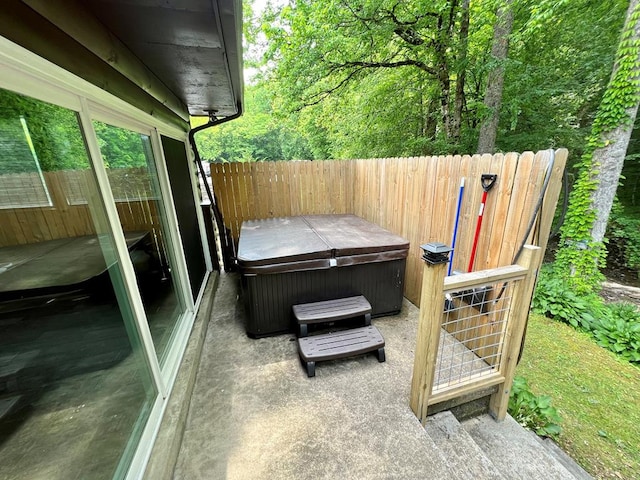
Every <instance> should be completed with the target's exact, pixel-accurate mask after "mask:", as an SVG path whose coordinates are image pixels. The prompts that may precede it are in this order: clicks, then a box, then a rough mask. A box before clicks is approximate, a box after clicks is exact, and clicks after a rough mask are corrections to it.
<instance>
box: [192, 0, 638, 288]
mask: <svg viewBox="0 0 640 480" xmlns="http://www.w3.org/2000/svg"><path fill="white" fill-rule="evenodd" d="M255 3H256V4H255V5H254V1H253V0H245V3H244V15H245V32H244V34H245V35H244V38H245V66H246V67H248V68H249V69H250V70H249V71H250V72H251V75H250V76H248V78H247V80H248V81H247V84H246V89H245V97H246V111H245V114H244V115H243V116H242V117H241V118H240V119H238V120H235V121H233V122H230V123H227V124H225V125H221V126H220V127H217V128H215V129H208V130H204V131H202V132H201V133H199V134H198V136H197V137H196V138H197V142H198V147H199V150H200V155H201V157H202V158H203V159H204V160H208V161H210V162H236V161H240V162H251V161H277V160H314V159H349V158H385V157H405V156H422V155H441V154H455V153H461V154H466V153H469V154H472V153H475V152H478V151H482V152H485V151H488V150H487V147H486V142H485V146H484V147H482V146H480V145H479V142H482V136H483V135H485V132H484V131H482V129H483V128H484V127H483V124H485V126H486V124H487V123H488V120H489V119H490V117H492V116H494V115H495V116H496V117H497V119H498V122H497V127H496V129H495V133H494V136H495V141H494V143H493V144H492V145H491V146H490V147H489V148H490V149H491V150H493V151H498V152H500V151H502V152H508V151H517V152H522V151H526V150H533V151H537V150H542V149H546V148H559V147H566V148H568V149H569V152H570V158H569V165H568V169H567V173H568V184H569V186H571V185H573V183H574V181H575V179H576V178H577V174H578V168H579V160H580V158H581V156H582V155H583V154H584V153H585V150H586V149H587V139H588V136H589V133H590V131H591V128H592V126H593V123H594V119H595V118H596V114H597V111H598V107H599V105H600V103H601V101H602V98H603V95H604V93H605V91H606V88H607V85H608V82H609V80H610V77H611V72H612V69H613V67H614V62H615V59H616V51H617V48H618V46H619V43H620V36H621V31H622V28H623V25H624V22H625V13H626V12H627V8H628V6H629V2H628V1H623V0H609V1H604V2H603V1H599V0H502V1H499V0H477V1H476V0H474V1H470V0H436V1H423V0H420V1H418V0H413V1H405V2H399V1H397V0H391V1H389V0H323V1H322V2H317V1H311V0H298V1H292V2H284V1H280V2H275V3H272V2H268V3H267V4H266V6H265V5H263V3H262V2H259V1H257V2H255ZM505 12H507V13H508V15H506V18H505ZM505 24H506V25H505ZM500 29H502V32H503V37H504V38H503V44H504V45H503V47H504V49H505V50H506V49H507V48H508V53H507V52H506V51H505V52H504V53H503V57H504V58H498V57H499V52H498V55H496V50H495V49H496V45H495V44H496V39H495V38H494V37H495V36H496V35H498V33H499V30H500ZM496 72H499V73H500V74H502V76H503V79H502V81H503V87H502V94H501V96H500V100H501V102H500V103H499V104H498V105H497V108H496V107H495V104H493V106H491V105H492V104H491V103H490V100H491V99H489V98H488V95H489V94H490V92H489V88H488V87H489V86H490V85H491V84H494V83H495V75H496ZM492 76H493V77H492ZM496 111H498V112H499V116H498V115H496V114H494V112H496ZM638 126H639V124H638V122H636V124H635V125H634V129H633V132H632V136H631V140H630V142H629V145H628V149H627V152H626V157H625V159H624V168H623V171H622V176H621V178H620V185H619V187H618V189H617V198H618V202H616V204H615V206H614V209H613V211H612V214H611V217H610V220H609V229H608V232H607V238H608V240H609V242H610V243H609V251H610V257H611V256H613V257H615V258H612V260H614V261H616V262H618V263H619V264H620V265H623V266H626V267H628V268H631V269H632V270H635V271H637V270H638V269H640V232H638V233H637V234H634V230H635V229H636V227H639V226H640V223H636V221H640V220H638V219H640V188H639V185H640V129H639V128H638ZM633 280H635V279H633Z"/></svg>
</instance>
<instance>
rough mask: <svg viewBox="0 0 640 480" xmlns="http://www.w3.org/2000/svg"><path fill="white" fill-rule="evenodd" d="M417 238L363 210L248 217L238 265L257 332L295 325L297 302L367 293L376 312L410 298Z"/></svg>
mask: <svg viewBox="0 0 640 480" xmlns="http://www.w3.org/2000/svg"><path fill="white" fill-rule="evenodd" d="M408 250H409V242H408V241H407V240H405V239H404V238H402V237H400V236H398V235H395V234H393V233H391V232H389V231H388V230H385V229H384V228H381V227H379V226H378V225H375V224H373V223H370V222H368V221H366V220H364V219H362V218H360V217H357V216H355V215H305V216H299V217H284V218H270V219H265V220H249V221H246V222H244V223H243V224H242V228H241V230H240V243H239V246H238V266H239V268H240V272H241V274H242V285H243V295H244V298H245V304H246V308H247V317H248V318H247V326H246V329H247V333H248V334H249V335H250V336H252V337H260V336H265V335H274V334H278V333H284V332H289V331H293V327H294V325H293V323H292V314H291V307H292V306H293V305H296V304H299V303H308V302H316V301H322V300H331V299H335V298H342V297H349V296H353V295H364V296H365V297H366V298H367V300H369V302H370V303H371V307H372V316H373V317H376V316H382V315H391V314H395V313H398V312H399V311H400V308H401V306H402V296H403V288H404V271H405V264H406V258H407V252H408Z"/></svg>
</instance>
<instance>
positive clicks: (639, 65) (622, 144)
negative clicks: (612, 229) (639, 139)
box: [591, 0, 640, 242]
mask: <svg viewBox="0 0 640 480" xmlns="http://www.w3.org/2000/svg"><path fill="white" fill-rule="evenodd" d="M638 1H639V0H631V2H630V3H629V9H628V10H627V18H626V20H625V27H624V29H623V31H627V29H629V32H630V35H629V37H628V38H624V37H623V38H622V40H621V42H620V45H619V47H618V55H617V57H616V63H615V65H614V66H613V72H612V73H611V80H610V81H609V87H608V88H607V89H611V88H620V82H625V83H626V85H625V86H627V87H628V88H632V89H633V88H635V90H636V96H635V103H634V104H633V105H627V108H626V109H625V118H624V120H623V121H622V122H621V124H620V125H618V126H617V127H616V128H614V129H613V130H609V131H607V130H605V131H603V132H602V134H601V135H600V140H601V141H602V144H604V146H603V147H600V148H597V149H596V150H595V151H594V152H593V165H594V167H595V168H594V169H593V173H592V175H591V178H592V180H594V181H595V183H596V189H595V190H594V191H593V193H592V195H591V207H592V208H593V210H594V211H595V214H596V217H595V220H594V222H593V226H592V227H591V238H592V239H593V241H595V242H602V241H603V240H604V234H605V232H606V229H607V222H608V221H609V214H610V213H611V207H612V206H613V200H614V198H615V196H616V190H617V188H618V182H619V181H620V174H621V172H622V166H623V164H624V158H625V156H626V154H627V146H628V145H629V139H630V138H631V132H632V131H633V124H634V122H635V118H636V115H637V113H638V104H639V103H640V86H639V85H638V83H639V82H640V46H639V45H640V21H639V20H638V18H637V17H638V15H640V10H639V9H638ZM636 10H638V12H636ZM634 12H635V15H634ZM632 22H633V23H632ZM634 23H635V24H634ZM625 42H627V44H626V45H625ZM625 49H632V51H630V52H629V53H628V55H630V56H631V58H629V59H628V61H629V62H630V63H632V65H633V66H632V68H631V69H630V71H629V72H628V73H627V74H626V75H625V76H626V77H627V78H618V77H619V75H618V74H619V70H620V68H621V63H622V62H624V58H623V57H624V54H623V53H622V50H625Z"/></svg>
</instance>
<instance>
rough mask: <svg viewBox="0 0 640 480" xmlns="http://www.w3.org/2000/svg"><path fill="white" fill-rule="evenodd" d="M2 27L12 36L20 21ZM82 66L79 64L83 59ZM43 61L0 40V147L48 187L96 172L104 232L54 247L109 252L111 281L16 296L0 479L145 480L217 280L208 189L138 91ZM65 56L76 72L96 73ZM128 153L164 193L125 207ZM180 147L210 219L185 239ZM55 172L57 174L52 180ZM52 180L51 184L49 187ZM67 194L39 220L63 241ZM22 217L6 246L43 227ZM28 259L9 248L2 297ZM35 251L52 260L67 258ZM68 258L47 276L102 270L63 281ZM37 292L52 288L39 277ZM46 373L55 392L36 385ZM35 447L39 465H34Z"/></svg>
mask: <svg viewBox="0 0 640 480" xmlns="http://www.w3.org/2000/svg"><path fill="white" fill-rule="evenodd" d="M10 3H11V2H10ZM17 3H21V2H16V4H17ZM10 6H11V7H12V8H13V7H14V6H16V5H14V4H11V5H10ZM16 8H17V6H16ZM23 13H24V14H25V15H26V14H27V12H22V13H21V15H22V14H23ZM0 18H2V20H1V22H0V23H3V25H2V26H1V28H2V32H3V33H6V32H7V31H8V27H7V18H8V17H6V16H4V15H3V16H0ZM37 23H38V22H37V21H36V22H34V24H37ZM58 34H59V33H58ZM39 38H40V40H39V41H51V38H49V37H47V38H48V40H46V39H45V38H44V37H39ZM56 38H63V37H56ZM61 42H62V43H61V44H60V45H62V46H63V47H64V46H68V45H70V44H69V43H67V42H69V39H68V38H67V39H66V40H61ZM23 43H25V44H26V43H27V42H26V41H25V42H23ZM36 43H37V42H36ZM47 48H49V47H47ZM36 50H37V49H36ZM54 50H55V49H54ZM72 51H73V52H75V53H78V52H79V50H78V48H77V47H73V50H72ZM40 53H42V51H40V52H38V54H36V53H34V52H33V51H29V50H28V49H25V48H23V46H21V45H18V44H17V43H15V42H13V41H11V40H9V39H7V38H6V37H0V93H2V95H3V98H4V99H9V100H11V101H12V102H13V104H12V103H11V102H5V104H2V105H0V147H2V148H5V150H4V151H3V154H5V156H4V158H9V157H7V154H8V155H9V156H10V158H16V159H18V160H19V161H17V162H15V163H16V164H17V165H18V166H20V165H22V166H25V165H29V168H31V169H33V170H34V171H37V170H42V169H43V168H44V169H45V170H46V169H47V168H48V169H52V170H55V171H56V172H57V173H60V172H62V174H66V173H65V172H72V171H75V172H78V171H82V172H84V178H86V182H85V183H84V184H83V185H84V186H83V187H82V189H83V192H84V196H81V197H78V198H80V200H77V202H80V203H82V202H84V203H82V204H83V205H86V207H87V208H86V212H87V213H86V215H87V217H86V222H85V223H86V227H87V229H88V230H87V231H84V232H75V233H73V232H72V233H70V234H69V236H68V237H67V238H59V239H57V240H53V241H62V242H71V241H77V240H78V239H79V238H82V239H87V241H88V242H89V243H90V244H91V243H92V242H93V244H94V245H95V247H93V250H91V251H92V252H93V253H94V254H95V253H96V252H97V253H98V254H97V256H96V255H93V256H94V257H95V258H96V261H97V262H98V263H100V262H102V263H101V264H102V265H103V267H102V268H103V270H102V271H100V270H98V272H97V273H96V274H94V275H93V276H91V278H89V279H87V281H82V282H79V283H74V284H73V288H66V285H62V284H53V285H49V286H47V287H46V288H44V287H43V288H40V289H38V290H37V291H35V292H36V293H37V295H32V293H34V291H28V292H26V291H20V290H18V291H17V292H16V291H6V292H0V329H2V332H3V335H0V337H2V341H3V342H4V343H3V344H2V345H1V348H0V363H2V365H1V366H2V369H0V370H1V371H2V375H0V406H2V408H0V430H2V433H3V438H4V441H3V443H2V445H1V446H0V477H4V476H7V477H8V478H25V479H26V478H29V479H35V478H47V479H56V478H69V477H74V475H75V476H76V477H77V478H140V477H141V475H142V472H143V471H144V467H145V464H146V462H147V459H148V455H149V453H150V450H151V447H152V445H153V443H154V438H155V435H156V434H157V430H158V426H159V423H160V419H161V418H162V415H163V412H164V409H165V408H166V404H167V399H168V397H169V395H170V393H171V390H172V386H173V382H174V380H175V377H176V374H177V371H178V367H179V364H180V360H181V358H182V355H183V353H184V349H185V346H186V342H187V339H188V337H189V334H190V331H191V328H192V325H193V320H194V317H195V314H196V312H197V310H198V306H199V301H200V298H201V295H202V292H203V290H204V287H203V286H204V283H205V282H206V280H207V276H208V270H210V265H211V263H210V259H209V252H208V249H204V248H203V244H206V236H205V235H204V233H202V232H203V231H204V229H203V227H202V214H201V213H200V212H199V211H198V209H197V208H196V207H197V206H198V205H199V198H198V197H197V195H196V188H195V186H194V184H193V182H192V184H191V188H190V189H187V190H188V191H184V190H185V189H186V187H187V184H188V179H189V178H190V179H194V178H195V177H194V172H193V168H192V166H191V165H190V163H191V162H190V160H191V158H190V153H189V149H188V147H187V138H186V130H187V128H188V125H187V124H186V123H185V122H184V121H182V120H181V119H180V118H179V116H177V115H175V113H174V112H171V111H167V109H164V110H163V113H162V114H159V113H158V112H159V111H160V110H159V109H156V107H155V105H156V104H155V102H156V101H155V100H153V99H152V100H150V99H149V96H148V95H142V94H140V90H139V89H136V88H130V89H129V87H127V86H126V85H127V82H122V83H121V84H120V86H122V88H123V90H119V88H120V87H117V88H111V87H113V84H110V86H109V87H110V88H109V91H107V90H105V89H102V88H99V87H97V86H96V85H95V84H94V82H91V81H90V80H88V79H89V78H90V77H91V76H92V75H95V76H100V72H101V71H102V70H100V67H99V64H98V63H97V62H94V64H95V68H93V67H88V66H87V65H85V66H83V67H81V68H87V69H88V70H90V72H89V73H87V74H86V75H84V76H82V78H81V76H78V75H77V72H74V69H73V68H72V67H70V68H69V69H66V68H61V67H60V66H59V65H56V64H54V63H52V62H50V61H48V60H45V59H43V58H41V56H40ZM63 56H65V57H67V58H66V59H67V60H68V61H69V62H71V63H73V62H74V61H77V62H78V63H82V61H83V59H85V58H89V57H83V56H82V55H80V56H79V57H77V58H75V59H74V58H72V57H73V55H72V54H65V55H63ZM89 63H92V61H90V62H89ZM112 75H113V72H112V73H110V74H107V76H106V77H105V78H107V80H106V82H107V83H108V82H109V81H110V79H113V78H116V77H115V76H112ZM116 83H117V82H116ZM128 85H129V86H131V84H130V83H129V84H128ZM112 91H117V92H118V93H119V94H121V96H120V97H118V96H114V95H113V94H112V93H111V92H112ZM126 92H129V93H130V94H131V95H128V94H127V93H126ZM25 105H26V107H25ZM35 113H40V115H35ZM150 113H153V114H150ZM63 127H64V128H63ZM122 142H124V143H127V142H129V143H130V144H132V145H134V146H135V148H136V149H137V150H136V151H137V154H138V157H139V158H138V159H137V160H135V161H138V162H142V163H138V164H137V165H139V166H138V167H136V168H139V169H142V171H143V173H144V175H143V177H144V179H145V181H146V182H148V184H149V185H150V187H149V188H150V190H149V191H148V192H146V191H142V190H140V189H139V188H138V187H135V188H134V187H133V186H129V187H127V186H126V185H125V186H124V191H125V193H124V194H122V193H118V188H120V187H122V185H121V184H120V187H117V185H118V184H119V183H121V182H122V181H124V180H122V179H123V178H127V175H126V173H127V172H126V171H121V172H120V173H124V175H117V177H118V178H119V179H120V180H115V177H114V176H113V174H114V172H116V170H118V169H126V168H129V167H128V164H126V163H125V164H122V165H121V164H120V163H119V162H120V160H121V158H120V157H119V154H118V153H117V151H115V150H113V149H111V150H109V148H110V147H113V146H114V145H117V144H120V143H122ZM167 143H170V144H171V145H172V148H171V149H168V148H167V147H166V144H167ZM16 145H18V146H16ZM180 145H182V152H181V155H178V157H180V156H182V158H180V159H179V160H178V162H179V163H182V166H178V167H175V169H174V170H175V171H176V172H178V173H180V174H181V176H182V183H181V184H180V185H181V188H180V189H179V193H180V194H181V195H185V196H187V197H190V200H189V202H186V204H184V203H183V204H181V208H182V209H183V210H184V209H185V208H186V210H189V209H190V208H192V209H193V210H195V212H189V213H190V215H191V216H190V217H189V220H190V222H191V224H190V227H189V228H188V229H179V228H178V224H179V221H180V223H182V222H183V219H184V218H186V214H184V213H183V214H181V215H182V218H180V219H179V218H178V214H177V213H176V206H175V203H174V197H173V194H172V189H173V191H174V192H175V193H177V192H178V191H176V190H175V188H174V187H175V185H174V184H173V183H172V179H171V178H169V174H168V168H167V161H166V156H165V155H166V154H167V153H169V150H173V152H172V154H171V155H172V158H173V159H174V160H175V158H176V157H175V152H176V151H177V150H179V146H180ZM74 149H75V150H74ZM72 150H73V152H75V153H74V154H73V155H71V154H70V153H69V152H71V151H72ZM18 151H19V152H20V154H19V155H18V154H17V153H16V152H18ZM65 152H66V153H65ZM114 152H115V153H114ZM65 155H66V156H65ZM63 157H64V158H66V157H69V158H71V157H73V158H72V160H73V161H74V162H75V163H74V166H73V167H68V166H65V165H63V163H64V162H63V161H62V158H63ZM80 157H82V158H80ZM47 158H49V159H50V161H51V162H53V166H51V165H49V166H48V167H43V165H44V163H45V160H46V159H47ZM3 165H6V163H5V164H3ZM3 165H0V176H2V175H11V174H13V173H12V172H9V171H2V169H3V168H5V167H4V166H3ZM34 165H35V166H34ZM25 168H26V167H25ZM171 168H174V167H171ZM171 168H169V170H171ZM48 176H49V175H48V174H47V172H46V171H44V172H43V175H42V178H45V177H47V178H48ZM129 178H130V177H129ZM46 181H47V180H46V179H45V180H43V182H44V183H43V186H44V188H47V187H48V185H47V183H46ZM0 183H1V182H0ZM131 185H133V184H131ZM50 190H53V189H50ZM59 191H60V192H62V193H60V194H58V195H57V197H56V198H53V199H52V201H51V204H50V205H43V206H39V207H36V208H37V209H38V212H37V214H38V216H39V217H40V218H41V220H42V222H43V224H47V222H49V224H50V225H51V227H52V228H53V227H55V224H54V223H55V220H53V216H52V215H51V213H52V212H53V210H56V211H58V212H61V214H71V213H72V212H73V211H75V210H73V208H72V207H73V204H74V201H75V200H73V198H76V197H74V196H73V195H72V194H71V191H70V187H64V186H63V187H62V189H61V190H59ZM125 197H126V198H125ZM185 205H186V206H185ZM14 207H15V206H13V207H11V208H8V207H7V209H5V212H4V213H7V212H8V211H9V210H10V212H9V214H10V215H12V218H13V219H14V220H13V221H12V222H11V223H9V224H5V225H3V226H2V228H3V230H7V229H12V230H14V229H15V230H19V229H22V228H23V227H24V228H25V229H26V228H27V227H29V226H30V225H29V223H30V222H31V221H30V220H29V219H28V217H27V215H26V213H25V212H26V211H27V209H26V207H25V208H14ZM18 207H20V206H18ZM134 207H135V208H140V211H141V212H142V213H141V215H143V216H144V215H146V217H145V218H146V220H142V221H141V223H138V227H136V229H137V230H138V233H139V237H140V238H142V239H143V240H135V241H132V240H131V238H132V234H133V233H134V232H131V231H129V229H128V228H127V227H126V226H125V225H126V221H125V216H126V215H129V214H130V213H131V212H133V211H134ZM1 208H2V207H1V206H0V209H1ZM29 208H31V207H29ZM153 212H156V213H153ZM52 222H54V223H52ZM140 230H142V231H140ZM35 235H36V237H37V235H38V232H37V231H36V232H35ZM186 235H190V238H184V237H185V236H186ZM136 238H138V237H136ZM36 240H37V238H36ZM56 245H57V244H56ZM24 246H25V245H10V246H3V247H2V248H0V283H3V284H6V282H3V278H2V276H3V275H4V276H5V277H4V278H5V279H6V278H8V277H7V274H8V273H11V272H13V273H12V274H15V273H16V272H18V271H19V267H20V265H21V262H22V260H19V259H18V257H17V256H16V255H18V254H17V253H16V252H18V251H23V252H24V250H20V249H21V248H22V247H24ZM27 246H29V245H27ZM30 246H31V247H35V248H36V249H40V250H42V248H45V247H46V248H49V247H50V246H51V244H49V243H46V242H45V241H42V242H31V243H30ZM5 248H9V250H4V249H5ZM12 248H13V250H11V249H12ZM57 248H58V247H57V246H56V247H55V248H52V249H50V250H47V252H48V253H47V254H46V255H41V254H36V255H32V258H35V259H36V260H38V261H40V262H41V267H40V268H39V269H38V270H37V271H38V272H39V274H38V276H40V273H42V274H47V273H51V272H53V271H55V272H57V273H59V274H60V275H62V276H63V277H64V275H66V271H67V270H66V269H65V268H66V267H69V266H73V267H83V266H84V265H85V264H86V263H87V259H88V256H87V254H85V253H82V252H81V251H80V250H78V249H75V250H74V249H72V250H71V251H69V252H68V253H67V254H66V257H64V256H63V257H62V263H61V264H60V265H62V266H64V267H65V268H61V267H54V266H53V263H52V262H53V258H54V257H55V256H56V255H55V254H54V253H55V251H57V250H56V249H57ZM52 252H53V253H52ZM27 256H28V255H26V254H25V255H23V256H22V257H20V259H24V258H27ZM22 264H28V262H27V263H24V262H23V263H22ZM30 275H31V277H30ZM44 276H46V275H44ZM26 277H27V278H29V279H30V280H34V281H35V280H37V279H36V278H35V276H33V275H32V274H26ZM3 295H4V296H3ZM45 371H46V372H47V375H45V376H42V375H40V374H37V373H35V372H45ZM11 402H13V403H11ZM7 405H8V407H6V406H7ZM5 407H6V408H5ZM5 414H6V415H5ZM61 426H64V427H61ZM29 432H30V433H29ZM4 434H6V436H5V435H4ZM25 445H26V446H27V447H26V448H27V450H33V451H37V452H38V454H37V455H28V454H24V453H25V452H24V451H23V450H24V448H25V447H24V446H25ZM96 452H100V454H97V453H96Z"/></svg>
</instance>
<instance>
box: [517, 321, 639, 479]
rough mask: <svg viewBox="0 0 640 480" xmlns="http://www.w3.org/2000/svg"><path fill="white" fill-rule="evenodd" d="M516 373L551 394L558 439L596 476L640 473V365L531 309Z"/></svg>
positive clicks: (539, 390) (537, 389)
mask: <svg viewBox="0 0 640 480" xmlns="http://www.w3.org/2000/svg"><path fill="white" fill-rule="evenodd" d="M516 374H517V375H522V376H524V377H525V378H526V379H527V380H528V382H529V385H530V387H531V390H532V391H533V392H534V393H536V394H537V395H541V394H544V395H550V396H551V398H552V401H553V403H552V404H553V406H555V407H556V408H557V409H558V412H559V413H560V415H561V417H562V423H561V426H562V433H561V434H560V437H559V439H558V443H559V444H560V446H561V447H562V449H563V450H564V451H565V452H567V453H568V454H569V455H570V456H571V457H572V458H573V459H575V460H576V461H577V462H578V463H579V464H580V465H582V467H583V468H584V469H585V470H587V472H589V473H590V474H591V475H592V476H594V477H595V478H603V479H608V478H615V479H621V478H622V479H627V478H629V479H630V478H638V476H639V475H640V473H639V472H640V435H639V432H640V368H638V367H634V366H633V365H631V364H629V363H627V362H623V361H621V360H619V359H618V358H616V356H615V355H614V354H613V353H611V352H609V351H607V350H605V349H603V348H601V347H598V346H597V345H596V344H595V342H594V341H593V340H592V339H591V338H590V337H589V336H588V335H587V334H584V333H581V332H578V331H576V330H575V329H573V328H572V327H570V326H568V325H565V324H562V323H559V322H555V321H553V320H549V319H547V318H545V317H542V316H540V315H535V314H532V315H531V316H530V318H529V328H528V331H527V339H526V343H525V350H524V354H523V356H522V359H521V361H520V365H519V366H518V369H517V372H516Z"/></svg>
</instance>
